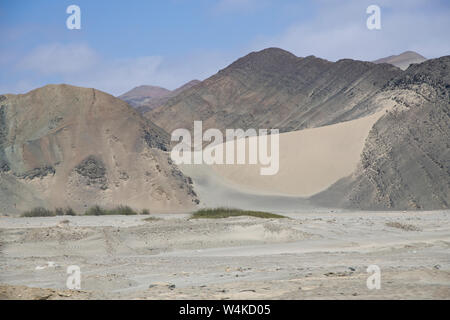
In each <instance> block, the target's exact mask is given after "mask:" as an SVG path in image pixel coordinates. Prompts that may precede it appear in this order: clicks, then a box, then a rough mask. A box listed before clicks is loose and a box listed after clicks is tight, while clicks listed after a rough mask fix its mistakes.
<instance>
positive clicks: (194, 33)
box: [0, 0, 450, 95]
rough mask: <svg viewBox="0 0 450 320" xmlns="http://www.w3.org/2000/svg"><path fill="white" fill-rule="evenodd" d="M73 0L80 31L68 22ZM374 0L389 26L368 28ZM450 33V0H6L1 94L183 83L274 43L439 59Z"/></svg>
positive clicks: (299, 50) (303, 50) (1, 23)
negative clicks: (53, 86) (54, 86)
mask: <svg viewBox="0 0 450 320" xmlns="http://www.w3.org/2000/svg"><path fill="white" fill-rule="evenodd" d="M71 4H76V5H78V6H79V7H80V8H81V30H68V29H67V28H66V19H67V17H68V16H69V14H67V13H66V8H67V7H68V6H69V5H71ZM370 4H377V5H379V6H380V7H381V24H382V28H381V30H368V29H367V27H366V19H367V17H368V15H367V14H366V8H367V6H369V5H370ZM448 30H450V4H449V1H445V0H444V1H440V0H392V1H387V0H370V1H366V0H340V1H339V0H329V1H326V0H314V1H313V0H311V1H302V0H216V1H214V0H165V1H155V0H142V1H141V0H128V1H121V0H109V1H107V0H70V1H65V0H58V1H55V0H0V37H1V39H2V41H1V42H0V68H1V70H2V71H1V73H0V92H1V93H23V92H27V91H29V90H31V89H33V88H36V87H39V86H43V85H45V84H48V83H70V84H74V85H80V86H86V87H95V88H97V89H100V90H104V91H106V92H109V93H112V94H114V95H118V94H121V93H123V92H125V91H127V90H129V89H131V88H133V87H134V86H137V85H142V84H151V85H160V86H163V87H166V88H169V89H174V88H176V87H178V86H180V85H182V84H183V83H185V82H187V81H189V80H191V79H200V80H202V79H204V78H206V77H208V76H210V75H212V74H214V73H216V72H217V71H218V70H219V69H221V68H224V67H226V66H227V65H228V64H229V63H231V62H232V61H234V60H236V59H237V58H239V57H241V56H243V55H245V54H247V53H249V52H251V51H255V50H261V49H263V48H266V47H271V46H275V47H281V48H284V49H286V50H288V51H291V52H292V53H294V54H296V55H298V56H307V55H315V56H319V57H322V58H326V59H329V60H333V61H334V60H338V59H341V58H353V59H361V60H374V59H377V58H380V57H384V56H388V55H391V54H398V53H401V52H403V51H406V50H414V51H417V52H419V53H421V54H423V55H424V56H426V57H427V58H433V57H438V56H442V55H448V54H449V53H450V40H449V39H450V37H449V36H448V34H447V33H448Z"/></svg>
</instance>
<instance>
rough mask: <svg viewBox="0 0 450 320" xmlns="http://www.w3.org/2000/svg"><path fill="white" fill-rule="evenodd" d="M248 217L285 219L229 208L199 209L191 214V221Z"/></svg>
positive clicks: (277, 215)
mask: <svg viewBox="0 0 450 320" xmlns="http://www.w3.org/2000/svg"><path fill="white" fill-rule="evenodd" d="M239 216H249V217H256V218H264V219H280V218H287V217H285V216H281V215H279V214H274V213H269V212H263V211H248V210H240V209H231V208H214V209H200V210H198V211H196V212H194V213H193V214H192V217H191V218H192V219H222V218H228V217H239Z"/></svg>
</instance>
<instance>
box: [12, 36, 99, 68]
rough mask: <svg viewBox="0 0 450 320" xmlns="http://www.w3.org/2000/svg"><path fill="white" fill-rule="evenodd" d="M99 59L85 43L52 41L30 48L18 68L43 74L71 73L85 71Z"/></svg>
mask: <svg viewBox="0 0 450 320" xmlns="http://www.w3.org/2000/svg"><path fill="white" fill-rule="evenodd" d="M99 61H100V57H99V56H98V55H97V53H96V52H95V51H94V50H92V49H91V48H90V47H89V46H88V45H86V44H60V43H52V44H47V45H41V46H39V47H37V48H35V49H34V50H32V51H31V52H30V53H29V54H27V55H26V56H25V57H24V58H22V59H21V61H20V62H19V68H20V69H22V70H29V71H35V72H38V73H40V74H43V75H48V74H57V75H73V74H74V73H83V72H86V71H87V70H89V69H90V68H92V67H94V66H95V65H96V64H97V63H98V62H99Z"/></svg>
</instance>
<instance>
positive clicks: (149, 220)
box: [144, 217, 161, 222]
mask: <svg viewBox="0 0 450 320" xmlns="http://www.w3.org/2000/svg"><path fill="white" fill-rule="evenodd" d="M158 220H161V219H160V218H156V217H148V218H145V219H144V221H147V222H153V221H158Z"/></svg>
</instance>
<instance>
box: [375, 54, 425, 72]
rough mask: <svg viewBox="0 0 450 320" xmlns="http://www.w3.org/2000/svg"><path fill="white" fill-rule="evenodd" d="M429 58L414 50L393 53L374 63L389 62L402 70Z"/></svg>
mask: <svg viewBox="0 0 450 320" xmlns="http://www.w3.org/2000/svg"><path fill="white" fill-rule="evenodd" d="M425 60H427V59H426V58H425V57H424V56H421V55H420V54H418V53H417V52H414V51H405V52H403V53H401V54H399V55H393V56H389V57H386V58H381V59H378V60H375V61H373V63H389V64H392V65H394V66H396V67H399V68H400V69H402V70H406V69H408V67H409V65H411V64H413V63H422V62H424V61H425Z"/></svg>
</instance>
